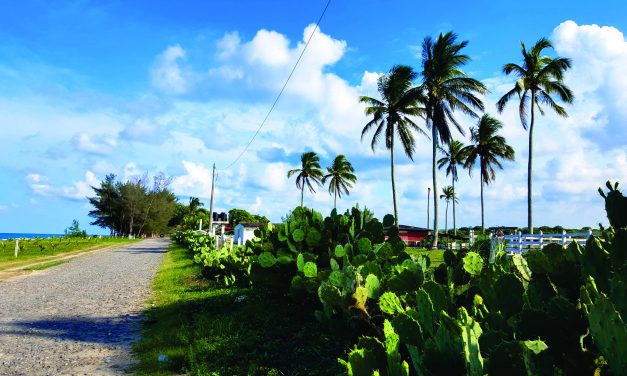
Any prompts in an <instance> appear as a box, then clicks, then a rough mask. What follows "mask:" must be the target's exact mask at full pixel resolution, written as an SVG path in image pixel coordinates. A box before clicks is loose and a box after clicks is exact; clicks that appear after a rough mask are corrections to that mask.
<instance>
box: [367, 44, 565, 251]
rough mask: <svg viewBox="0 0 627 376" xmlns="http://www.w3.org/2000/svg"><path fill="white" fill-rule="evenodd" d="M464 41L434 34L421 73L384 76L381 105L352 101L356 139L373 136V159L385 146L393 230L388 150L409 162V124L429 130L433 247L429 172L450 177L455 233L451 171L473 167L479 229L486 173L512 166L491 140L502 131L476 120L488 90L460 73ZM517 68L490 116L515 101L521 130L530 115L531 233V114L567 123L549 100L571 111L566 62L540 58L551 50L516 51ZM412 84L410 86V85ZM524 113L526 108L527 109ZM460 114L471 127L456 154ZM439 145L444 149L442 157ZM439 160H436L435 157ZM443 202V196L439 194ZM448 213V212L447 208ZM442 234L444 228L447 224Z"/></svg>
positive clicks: (400, 70)
mask: <svg viewBox="0 0 627 376" xmlns="http://www.w3.org/2000/svg"><path fill="white" fill-rule="evenodd" d="M467 44H468V42H467V41H462V42H458V40H457V36H456V35H455V34H454V33H452V32H448V33H445V34H440V35H439V36H438V37H437V39H435V40H433V39H432V38H431V37H426V38H425V39H424V41H423V43H422V71H421V72H416V71H415V70H414V69H413V68H411V67H409V66H404V65H396V66H394V67H392V69H391V70H390V72H389V73H388V74H385V75H382V76H381V77H380V78H379V80H378V83H377V84H378V91H379V94H380V96H381V99H375V98H372V97H368V96H362V97H360V101H361V102H363V103H365V104H366V105H367V107H366V109H365V113H366V115H368V116H371V117H372V119H371V120H370V121H369V122H368V123H367V124H366V125H365V127H364V128H363V131H362V134H361V137H362V140H363V138H364V136H365V135H366V134H367V133H368V132H369V131H371V130H374V135H373V137H372V141H371V146H372V149H373V151H374V150H375V148H376V146H377V144H378V143H379V141H380V139H381V137H382V136H383V137H384V139H385V146H386V148H387V149H388V150H389V151H390V171H391V181H392V200H393V203H394V217H395V220H396V224H397V225H398V208H397V204H396V188H395V182H394V143H395V141H396V139H397V138H398V140H399V141H400V143H401V146H402V147H403V149H404V152H405V154H406V155H407V156H408V157H409V158H410V159H412V160H413V153H414V150H415V146H416V140H415V138H414V133H418V134H422V135H425V136H427V137H429V135H428V133H427V132H426V131H425V130H423V128H421V126H420V125H419V124H418V123H417V120H418V119H423V120H424V122H425V125H426V127H427V129H429V130H430V138H431V142H432V153H433V159H432V177H433V195H434V214H435V215H434V219H433V230H434V231H433V235H434V236H433V246H436V245H437V244H438V200H437V194H438V190H437V168H436V166H439V167H440V168H442V167H446V172H447V175H451V176H452V185H451V189H450V190H448V188H447V191H449V193H450V195H448V197H449V199H448V200H447V206H448V202H449V201H451V200H452V202H453V226H454V228H455V198H456V196H455V188H454V187H455V181H456V180H457V178H458V174H457V166H463V167H464V168H467V169H469V171H470V172H472V169H473V166H475V165H476V164H478V165H479V170H480V181H481V207H482V210H481V224H482V227H484V214H483V187H484V185H486V184H489V183H490V182H491V181H492V180H494V178H495V171H494V167H497V168H502V165H501V163H500V161H499V159H505V160H513V158H514V150H513V149H512V147H511V146H509V145H507V142H506V140H505V138H503V137H502V136H499V135H498V131H499V130H500V129H501V128H502V127H503V124H502V123H501V122H500V121H499V120H497V119H496V118H494V117H492V116H490V115H488V114H483V115H481V114H480V113H478V112H484V111H485V107H484V104H483V101H482V99H481V96H482V95H485V94H486V93H487V92H488V90H487V88H486V87H485V86H484V85H483V84H482V83H481V82H480V81H479V80H476V79H474V78H472V77H469V76H468V75H467V74H466V73H465V72H464V71H463V70H462V67H463V66H464V65H465V64H467V63H468V62H469V61H470V57H469V56H468V55H465V54H463V53H462V50H463V49H464V48H465V47H466V46H467ZM521 45H522V54H523V63H522V65H518V64H513V63H510V64H506V65H505V66H504V67H503V72H504V73H505V74H506V75H510V74H513V75H515V76H516V77H517V80H516V83H515V86H514V88H513V89H512V90H510V91H509V92H507V93H506V94H505V95H504V96H503V97H502V98H501V99H500V100H499V101H498V102H497V110H498V112H499V113H500V112H502V111H503V110H504V108H505V106H506V104H507V103H508V102H509V101H510V100H511V99H512V98H513V97H514V95H518V98H519V100H520V102H519V114H520V119H521V123H522V125H523V127H524V128H525V129H527V114H528V112H529V113H530V116H531V121H530V123H529V127H528V128H529V164H528V225H529V231H530V232H533V222H532V209H531V206H532V199H531V197H532V189H531V188H532V187H531V178H532V148H533V126H534V116H535V108H537V109H538V111H540V114H544V111H543V110H542V108H541V106H540V105H545V106H547V107H549V108H551V109H553V110H554V111H555V112H556V113H557V114H559V115H561V116H567V113H566V111H565V110H564V108H563V107H561V106H559V105H558V104H557V103H556V102H555V100H554V99H553V98H552V97H551V95H553V94H557V96H558V97H559V99H560V100H562V101H563V102H566V103H572V101H573V94H572V92H571V91H570V89H569V88H568V87H566V86H565V85H564V84H563V82H562V80H563V75H564V72H565V71H566V70H567V69H568V68H570V60H569V59H567V58H560V57H558V58H551V57H549V56H546V55H542V51H543V50H544V49H547V48H552V45H551V43H550V42H549V41H548V40H546V39H544V38H542V39H540V40H539V41H538V42H537V43H536V44H535V45H534V46H533V47H532V49H531V50H529V51H528V50H527V49H526V48H525V45H524V44H522V43H521ZM419 77H420V78H421V82H420V83H419V84H417V85H416V84H415V81H416V80H417V79H418V78H419ZM529 106H531V108H530V109H529ZM456 112H461V113H463V114H465V115H469V116H471V117H473V118H476V119H478V123H477V125H476V126H475V127H472V128H471V129H470V141H471V144H470V145H468V146H464V145H463V144H462V143H461V142H459V141H456V140H454V139H453V135H452V128H456V129H457V130H458V131H459V133H461V134H462V135H465V131H464V129H463V127H462V126H461V125H460V123H459V122H458V121H457V119H456V118H455V113H456ZM442 145H444V146H447V149H445V148H443V147H442ZM438 150H440V151H441V152H442V153H443V154H444V157H443V158H441V159H439V160H436V157H437V151H438ZM444 196H447V193H444ZM447 211H448V208H447ZM447 226H448V224H447Z"/></svg>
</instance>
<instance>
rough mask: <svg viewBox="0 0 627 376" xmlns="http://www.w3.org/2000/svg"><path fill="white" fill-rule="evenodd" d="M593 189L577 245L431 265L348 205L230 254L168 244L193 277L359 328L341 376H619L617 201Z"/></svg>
mask: <svg viewBox="0 0 627 376" xmlns="http://www.w3.org/2000/svg"><path fill="white" fill-rule="evenodd" d="M607 188H608V192H604V191H603V190H601V189H600V193H601V196H602V197H603V198H604V199H605V207H606V211H607V215H608V219H609V222H610V225H611V226H610V227H609V228H607V229H603V233H602V236H599V237H595V236H592V237H591V238H590V239H589V240H588V242H587V243H586V245H585V246H584V247H582V246H580V245H578V244H577V243H571V244H569V245H567V246H565V247H564V246H561V245H555V244H551V245H547V246H546V247H544V249H543V250H541V251H540V250H537V251H530V252H527V253H525V254H524V255H516V256H509V255H507V254H505V253H504V252H503V251H502V250H498V251H497V252H495V254H494V255H492V256H491V257H490V258H491V259H493V260H487V259H484V257H485V256H484V257H482V255H480V254H479V253H475V252H459V253H454V252H451V251H447V252H446V253H445V255H444V260H445V262H444V263H443V264H441V265H439V266H438V267H437V268H432V267H431V266H430V260H429V258H428V257H425V256H421V257H412V256H410V255H409V254H408V253H407V252H406V251H405V244H404V242H403V241H402V240H401V239H400V237H399V236H398V228H396V227H395V226H394V218H393V217H391V216H389V215H388V216H385V217H384V218H383V220H382V221H378V220H377V219H376V218H373V216H372V214H371V213H370V212H369V211H368V210H367V209H364V210H360V209H359V208H357V207H356V208H353V209H352V210H349V211H347V212H345V213H344V214H338V213H337V212H336V211H335V210H333V211H332V212H331V214H330V216H328V217H326V218H323V217H322V215H321V214H320V213H317V212H315V211H313V210H309V209H306V208H296V209H295V210H294V211H293V212H292V214H291V215H290V217H289V218H288V219H287V220H286V221H285V222H284V223H282V224H279V225H275V226H273V225H272V224H269V225H267V226H265V227H261V228H259V229H258V230H257V231H256V233H255V235H256V237H255V239H253V240H252V241H248V242H247V243H246V244H245V246H243V247H238V248H235V250H234V251H231V252H229V251H227V250H225V249H223V250H215V249H213V248H212V246H211V244H213V243H212V242H211V239H208V240H207V239H204V240H203V238H202V236H198V235H192V234H190V233H187V234H181V235H179V236H178V238H177V241H179V242H183V243H185V244H186V245H187V246H188V248H190V249H191V251H192V253H193V255H194V256H193V257H194V259H195V260H196V262H199V263H201V264H202V265H204V266H205V269H207V272H206V274H207V275H212V276H215V277H218V278H222V279H223V280H224V281H225V282H226V283H234V282H236V281H237V282H240V283H244V284H250V285H252V286H253V287H255V288H260V289H268V290H269V291H274V292H276V293H280V294H285V293H289V294H291V295H292V296H293V297H294V299H315V300H316V301H317V302H318V304H317V309H315V311H314V312H312V314H313V315H315V317H316V318H317V319H318V320H319V321H320V324H321V326H322V327H324V328H327V330H332V331H333V332H334V333H337V335H343V334H342V333H352V335H354V334H355V333H358V334H360V335H361V337H360V339H359V340H358V341H356V343H355V345H354V347H353V348H352V349H349V350H347V353H346V356H345V358H344V359H339V362H340V363H341V364H342V365H344V366H345V369H346V373H347V374H348V375H355V376H358V375H359V376H361V375H368V376H370V375H375V374H376V375H441V374H447V375H486V374H490V375H501V374H507V375H554V374H567V375H570V374H607V375H625V374H627V327H626V325H625V315H626V314H627V288H626V287H627V198H625V197H624V196H623V195H622V193H621V192H620V191H619V190H618V184H614V185H611V184H610V183H609V182H608V184H607ZM490 261H493V262H490ZM338 329H343V330H338Z"/></svg>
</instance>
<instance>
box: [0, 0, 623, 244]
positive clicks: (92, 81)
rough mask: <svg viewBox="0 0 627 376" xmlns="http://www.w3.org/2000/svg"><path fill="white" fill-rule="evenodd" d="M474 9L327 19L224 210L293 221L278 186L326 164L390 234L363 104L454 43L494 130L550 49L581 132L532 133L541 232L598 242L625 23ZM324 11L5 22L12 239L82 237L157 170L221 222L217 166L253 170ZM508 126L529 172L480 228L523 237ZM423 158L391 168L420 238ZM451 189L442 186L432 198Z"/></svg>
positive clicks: (34, 13) (113, 6)
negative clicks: (391, 79) (564, 68)
mask: <svg viewBox="0 0 627 376" xmlns="http://www.w3.org/2000/svg"><path fill="white" fill-rule="evenodd" d="M462 3H464V4H462V5H457V8H455V10H454V11H453V10H451V5H450V3H437V2H431V4H429V5H425V4H420V3H419V2H415V1H397V2H394V6H393V7H390V4H389V2H383V1H337V0H336V1H332V3H331V5H330V7H329V9H328V11H327V14H326V15H325V18H324V20H323V22H322V24H321V27H320V31H319V32H317V33H316V34H315V35H314V38H313V40H312V42H311V45H310V47H309V49H308V50H307V52H306V54H305V57H304V58H303V61H302V62H301V64H300V65H299V67H298V70H297V71H296V74H295V76H294V78H293V80H292V81H291V82H290V85H289V86H288V88H287V90H286V92H285V94H284V96H283V97H282V98H281V101H280V102H279V103H278V105H277V107H276V110H275V112H273V114H272V115H271V117H270V119H269V120H268V122H267V124H266V126H265V127H264V128H263V130H262V132H261V133H260V135H259V137H258V138H257V140H256V141H255V142H254V143H253V144H252V146H251V148H250V150H249V151H248V152H247V153H246V154H245V155H244V157H243V158H242V159H241V162H239V163H237V164H235V165H234V166H233V167H232V168H230V169H228V170H224V171H220V172H219V177H218V183H217V194H216V206H217V208H218V209H219V210H225V211H226V210H229V209H230V208H233V207H238V208H244V209H248V210H251V211H254V212H258V213H261V214H265V215H266V216H268V217H270V218H271V219H273V220H280V218H281V216H283V215H284V214H285V213H287V212H288V211H289V210H290V208H292V207H294V206H295V205H297V204H298V202H299V192H298V191H297V190H296V188H295V187H294V182H293V181H290V180H288V179H287V177H286V176H285V173H286V171H287V170H289V169H291V168H295V167H297V164H298V158H299V155H300V154H301V153H302V152H303V151H305V150H314V151H316V152H318V153H319V154H320V155H321V157H322V162H323V166H326V165H328V164H329V163H330V160H331V159H332V158H333V157H334V156H335V155H337V154H340V153H343V154H345V155H347V157H348V158H349V160H350V161H352V162H353V163H354V165H355V166H356V167H357V175H358V178H359V182H358V184H357V185H356V187H355V189H354V191H353V193H352V194H351V195H350V196H348V197H347V198H346V199H343V200H341V201H340V202H339V207H340V209H344V208H347V207H349V206H352V205H353V204H354V203H355V202H359V203H360V204H361V205H366V206H368V207H369V208H372V209H373V210H374V211H375V213H376V215H377V216H380V217H381V216H383V215H384V214H386V213H388V212H391V211H392V205H391V192H390V183H389V179H388V176H389V153H388V152H387V151H385V150H383V149H379V150H377V151H376V153H374V154H373V153H372V150H370V148H369V143H368V142H363V143H362V142H360V140H359V134H360V131H361V128H362V127H363V125H364V124H365V121H366V118H365V116H364V115H363V106H362V105H360V104H359V103H358V102H357V98H358V96H359V95H363V94H365V95H371V96H376V94H377V93H376V78H377V77H378V75H379V74H381V73H384V72H386V71H388V70H389V69H390V68H391V67H392V65H394V64H407V65H412V66H414V67H415V68H419V67H420V61H419V53H420V49H419V46H420V44H421V41H422V39H423V38H424V37H425V36H427V35H430V36H434V37H435V36H436V35H437V33H439V32H445V31H449V30H453V31H454V32H456V33H457V34H458V35H459V37H460V38H461V39H464V40H468V41H469V46H468V48H467V50H466V53H467V54H469V55H470V56H471V57H472V59H473V60H472V62H471V63H470V64H468V65H467V66H466V68H465V69H466V71H467V72H468V73H469V74H471V75H473V76H474V77H475V78H478V79H481V80H482V81H483V82H484V83H485V84H486V85H487V86H488V87H489V88H490V90H491V93H490V94H488V95H487V96H486V98H485V102H486V108H487V111H488V112H490V113H491V114H493V115H494V114H496V111H495V109H494V102H495V101H496V100H497V99H498V98H499V97H500V95H502V94H503V92H504V91H505V90H508V89H509V88H510V87H511V86H512V85H513V81H512V79H511V78H508V77H504V76H503V75H502V74H501V67H502V65H503V64H504V63H507V62H518V61H519V59H520V45H519V43H520V41H523V42H525V43H526V44H528V45H530V44H532V43H534V42H535V41H536V40H537V39H538V38H539V37H542V36H546V37H549V38H551V39H552V41H553V43H554V45H555V52H554V54H559V55H560V56H566V57H570V58H571V59H572V60H573V69H572V70H571V71H569V73H568V74H567V77H566V82H567V83H568V84H569V86H570V87H571V88H572V89H573V91H574V92H575V96H576V101H575V103H574V105H573V106H571V107H569V108H568V111H569V113H570V115H571V116H570V117H569V118H567V119H559V118H556V117H555V116H553V115H552V114H548V113H547V115H546V116H544V117H540V118H539V121H538V123H537V124H538V126H537V128H536V129H537V132H536V140H535V141H536V143H535V145H536V146H535V151H534V161H535V163H534V168H535V173H534V187H535V189H534V196H535V202H536V205H535V207H534V209H535V223H536V224H537V225H558V224H560V225H564V226H572V227H579V226H595V225H596V224H598V223H599V222H603V223H605V222H606V220H605V216H604V213H603V209H602V202H601V201H600V198H599V197H598V194H597V193H596V188H597V187H598V186H600V185H603V183H604V182H605V181H606V180H608V179H612V180H620V181H623V182H627V147H626V145H625V141H624V140H626V139H627V131H626V130H625V127H624V126H623V124H625V121H626V120H627V110H625V108H624V105H623V104H624V103H625V102H626V101H627V94H626V93H627V42H626V41H625V37H624V34H623V33H624V32H625V31H627V20H626V19H625V17H624V14H626V13H627V4H625V3H624V2H623V1H604V2H602V3H594V2H592V3H591V2H587V1H571V2H569V3H568V5H567V6H564V5H561V4H558V2H546V1H543V2H539V1H538V2H527V3H525V8H526V9H531V10H533V12H532V13H531V14H523V13H521V11H520V10H516V9H513V7H512V5H511V4H509V3H506V2H497V1H475V2H462ZM325 4H326V1H308V2H288V1H264V2H258V1H238V2H205V1H188V2H184V4H175V3H173V2H147V1H146V2H142V1H135V2H122V1H119V2H104V1H99V2H95V1H94V2H91V1H58V2H54V4H52V3H50V2H45V1H23V2H19V3H18V2H13V4H8V2H5V3H3V4H2V5H0V129H1V130H2V135H3V136H4V137H3V141H4V142H3V147H2V150H3V153H2V157H0V182H1V183H2V184H1V185H0V232H62V231H63V229H64V228H65V227H67V226H68V225H70V224H71V222H72V219H74V218H76V219H78V220H79V221H80V222H81V224H82V225H83V226H85V227H87V226H86V225H87V223H88V222H89V218H88V217H87V212H88V211H89V205H88V204H87V200H86V199H85V196H89V195H91V189H90V188H89V187H90V185H96V184H98V182H99V181H100V180H101V179H102V178H103V177H104V176H105V175H106V174H107V173H109V172H113V173H116V174H117V175H118V177H119V178H121V179H125V178H129V177H132V176H133V175H137V174H144V173H148V174H149V175H154V174H155V173H157V172H159V171H163V172H165V173H166V174H168V175H169V176H172V177H173V183H172V185H171V188H172V189H173V190H174V191H175V193H177V194H178V195H179V196H180V197H181V198H182V199H183V200H186V198H187V197H188V196H190V195H194V196H199V197H201V199H202V200H203V201H204V202H206V203H207V206H208V196H209V192H210V168H211V164H212V163H214V162H215V163H216V164H217V166H218V167H224V166H226V165H228V164H229V163H230V162H231V161H232V160H233V159H234V158H235V157H236V156H237V155H238V154H239V153H240V152H241V150H242V148H243V147H244V145H245V144H246V143H247V142H248V140H249V139H250V137H251V136H252V134H253V133H254V131H255V130H256V129H257V127H258V125H259V124H260V122H261V120H262V119H263V117H264V116H265V114H266V112H267V110H268V108H269V106H270V105H271V103H272V101H273V100H274V97H275V96H276V94H277V93H278V91H279V90H280V87H281V85H282V84H283V82H284V80H285V78H286V77H287V74H288V73H289V70H290V69H291V67H292V65H293V64H294V62H295V60H296V58H297V57H298V54H299V53H300V51H301V49H302V47H303V45H304V40H306V38H307V37H308V36H309V34H310V33H311V32H312V30H313V26H312V24H313V23H315V21H316V20H317V18H318V17H319V14H320V12H321V10H322V9H323V7H324V5H325ZM498 117H499V118H500V119H501V120H502V121H503V122H504V123H505V127H504V129H503V134H504V135H505V137H506V138H507V139H508V141H509V142H510V144H512V145H513V146H514V148H515V150H516V161H515V162H511V163H506V164H505V170H503V171H499V172H498V174H497V179H496V181H495V182H494V183H493V184H492V185H491V186H489V187H488V188H487V189H486V221H487V224H488V225H520V226H522V225H524V224H525V223H526V161H527V147H526V143H527V134H526V132H525V131H524V130H523V129H522V127H521V126H520V123H519V121H518V119H517V116H516V113H515V108H514V106H511V108H508V109H507V110H506V111H505V112H504V113H503V114H502V115H499V116H498ZM461 120H462V122H463V123H464V125H465V127H469V126H471V125H472V120H471V119H465V118H461ZM456 136H457V137H458V138H460V139H461V140H462V141H466V142H467V140H466V139H465V138H464V137H463V136H461V135H459V134H457V135H456ZM397 154H400V153H397ZM430 158H431V157H430V144H429V141H428V140H427V139H420V138H419V139H418V147H417V152H416V157H415V162H411V161H409V160H408V159H407V158H405V157H400V158H398V160H397V162H398V163H397V176H398V182H397V186H398V189H399V193H398V194H399V197H400V218H401V222H402V223H407V224H411V225H418V226H424V225H426V191H427V187H429V186H430V185H431V178H430V163H431V160H430ZM448 182H449V179H447V178H446V177H445V175H444V174H443V173H441V174H440V176H439V185H440V186H443V185H444V184H446V183H448ZM458 194H459V195H460V205H459V207H458V225H469V224H472V225H474V224H477V223H479V221H480V211H479V180H478V179H477V176H476V174H475V175H473V177H472V178H471V177H468V176H467V174H466V173H463V174H462V177H461V179H460V182H459V183H458ZM306 203H307V204H308V205H309V206H313V207H315V208H316V209H318V210H320V211H322V212H325V213H326V212H327V211H328V210H329V209H330V208H331V207H332V205H333V200H332V198H331V197H330V196H329V195H328V193H326V192H325V191H324V190H323V189H321V190H319V192H318V193H317V194H316V195H315V196H307V197H306ZM443 209H444V207H443V206H442V210H441V212H442V213H441V214H442V219H441V223H443V219H444V218H443V217H444V210H443ZM449 215H450V213H449ZM449 226H450V219H449ZM88 230H89V231H90V232H98V231H101V230H98V229H97V228H95V227H88Z"/></svg>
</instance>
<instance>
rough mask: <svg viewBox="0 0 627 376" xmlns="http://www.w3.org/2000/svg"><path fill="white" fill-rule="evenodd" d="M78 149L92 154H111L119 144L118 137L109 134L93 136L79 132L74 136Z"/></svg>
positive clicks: (73, 140) (73, 139)
mask: <svg viewBox="0 0 627 376" xmlns="http://www.w3.org/2000/svg"><path fill="white" fill-rule="evenodd" d="M94 138H96V139H97V140H94ZM72 143H73V144H74V147H75V148H76V150H79V151H83V152H86V153H91V154H99V155H107V154H111V153H112V152H113V151H114V150H115V149H116V148H117V146H118V142H117V139H116V138H115V137H113V136H108V135H96V136H94V137H93V138H92V136H90V135H88V134H87V133H79V134H77V135H76V136H74V137H73V138H72Z"/></svg>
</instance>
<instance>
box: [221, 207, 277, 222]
mask: <svg viewBox="0 0 627 376" xmlns="http://www.w3.org/2000/svg"><path fill="white" fill-rule="evenodd" d="M240 222H253V223H268V222H270V220H269V219H268V218H266V217H264V216H263V215H259V214H252V213H250V212H248V211H246V210H244V209H236V208H233V209H231V210H229V224H230V225H231V226H235V225H236V224H238V223H240Z"/></svg>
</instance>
